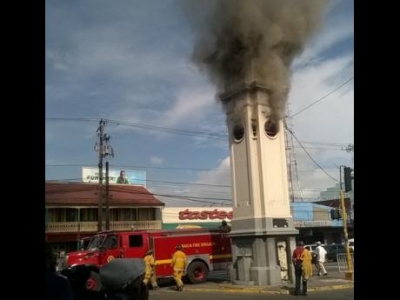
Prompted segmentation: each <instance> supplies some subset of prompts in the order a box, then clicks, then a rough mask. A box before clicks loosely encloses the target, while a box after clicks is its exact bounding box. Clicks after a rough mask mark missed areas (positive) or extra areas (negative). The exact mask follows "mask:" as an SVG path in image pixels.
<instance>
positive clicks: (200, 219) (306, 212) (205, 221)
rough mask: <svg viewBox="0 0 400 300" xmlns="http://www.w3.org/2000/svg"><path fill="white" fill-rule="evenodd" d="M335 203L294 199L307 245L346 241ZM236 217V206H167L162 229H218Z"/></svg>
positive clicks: (292, 206) (295, 215) (293, 210)
mask: <svg viewBox="0 0 400 300" xmlns="http://www.w3.org/2000/svg"><path fill="white" fill-rule="evenodd" d="M331 209H332V206H329V205H328V206H327V205H321V204H316V203H314V202H292V203H290V211H291V215H292V216H293V221H294V226H295V228H296V229H298V230H299V235H298V236H297V238H298V239H301V240H303V241H304V242H305V243H307V244H313V243H315V242H317V241H321V242H323V243H326V244H329V243H342V242H343V241H344V232H343V220H332V219H331V214H330V211H331ZM233 218H234V216H233V210H232V207H165V208H163V209H162V228H163V229H175V228H177V229H178V228H188V227H202V228H218V226H220V225H221V222H222V221H223V220H225V221H226V222H227V223H228V225H230V222H231V220H232V219H233Z"/></svg>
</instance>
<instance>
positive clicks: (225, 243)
mask: <svg viewBox="0 0 400 300" xmlns="http://www.w3.org/2000/svg"><path fill="white" fill-rule="evenodd" d="M178 244H181V245H182V248H183V251H184V252H185V254H186V256H187V265H186V277H185V279H187V280H188V281H189V282H190V283H201V282H204V281H206V279H207V276H208V273H209V271H213V270H214V271H215V270H227V269H228V267H229V265H230V263H231V261H232V254H231V239H230V238H229V236H228V234H227V233H226V232H222V231H220V230H208V229H202V228H193V229H176V230H147V231H145V230H143V231H138V230H133V231H124V232H118V231H116V232H113V231H106V232H100V233H98V234H96V235H94V236H93V237H92V238H91V239H90V242H89V244H88V246H87V248H86V250H82V251H75V252H69V253H67V254H66V256H65V260H64V262H63V268H71V267H74V266H76V265H86V266H87V267H89V268H90V269H91V277H90V279H89V280H88V282H87V288H88V289H93V290H98V289H100V287H101V284H100V280H99V275H98V272H99V268H100V267H101V266H102V265H104V264H106V263H107V262H110V261H111V260H113V259H115V258H143V257H144V256H145V253H146V251H147V250H148V249H153V254H154V258H155V260H156V276H157V278H158V279H160V278H172V277H173V270H172V267H171V258H172V255H173V253H174V252H175V247H176V245H178Z"/></svg>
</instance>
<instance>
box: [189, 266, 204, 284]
mask: <svg viewBox="0 0 400 300" xmlns="http://www.w3.org/2000/svg"><path fill="white" fill-rule="evenodd" d="M207 276H208V268H207V266H206V264H205V263H203V262H201V261H194V262H192V263H191V264H190V265H189V267H188V268H187V277H188V279H189V281H190V282H191V283H202V282H205V281H206V280H207Z"/></svg>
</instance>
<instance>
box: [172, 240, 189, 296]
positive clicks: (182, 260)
mask: <svg viewBox="0 0 400 300" xmlns="http://www.w3.org/2000/svg"><path fill="white" fill-rule="evenodd" d="M175 249H176V251H175V252H174V254H173V256H172V261H171V267H172V268H173V269H174V280H175V284H176V289H177V290H178V291H182V290H183V286H184V285H183V282H182V276H183V275H184V273H185V268H186V254H185V253H184V252H183V250H182V245H180V244H179V245H177V246H176V247H175Z"/></svg>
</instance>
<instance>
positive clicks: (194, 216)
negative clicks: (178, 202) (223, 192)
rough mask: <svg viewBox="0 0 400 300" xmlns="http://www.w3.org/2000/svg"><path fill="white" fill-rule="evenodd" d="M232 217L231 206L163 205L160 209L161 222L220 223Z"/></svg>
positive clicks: (228, 220)
mask: <svg viewBox="0 0 400 300" xmlns="http://www.w3.org/2000/svg"><path fill="white" fill-rule="evenodd" d="M232 218H233V211H232V208H231V207H218V208H217V207H204V206H203V207H165V208H163V210H162V219H163V223H165V224H168V223H182V224H183V223H209V222H216V223H221V221H223V220H225V221H227V222H230V221H231V220H232Z"/></svg>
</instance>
